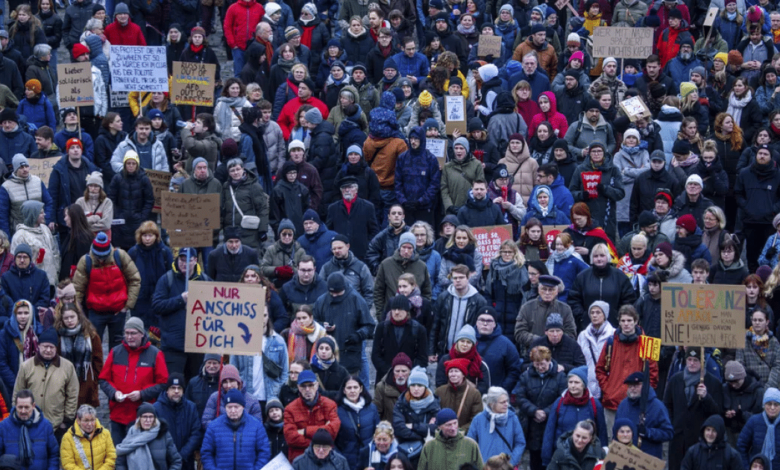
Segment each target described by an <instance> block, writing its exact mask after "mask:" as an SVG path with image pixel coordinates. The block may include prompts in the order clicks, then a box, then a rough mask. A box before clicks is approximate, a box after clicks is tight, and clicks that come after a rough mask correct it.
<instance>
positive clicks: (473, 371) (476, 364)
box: [450, 344, 482, 379]
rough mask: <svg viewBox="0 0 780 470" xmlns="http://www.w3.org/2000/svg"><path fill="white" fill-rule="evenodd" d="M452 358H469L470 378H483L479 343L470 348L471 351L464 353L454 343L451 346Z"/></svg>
mask: <svg viewBox="0 0 780 470" xmlns="http://www.w3.org/2000/svg"><path fill="white" fill-rule="evenodd" d="M450 359H467V360H468V361H469V373H468V374H466V375H468V377H469V378H474V379H481V378H482V369H480V367H481V366H482V356H480V355H479V353H478V352H477V345H476V344H475V345H474V347H472V348H471V349H469V352H467V353H465V354H464V353H462V352H460V351H458V349H457V348H456V347H455V345H454V344H453V345H452V347H451V348H450Z"/></svg>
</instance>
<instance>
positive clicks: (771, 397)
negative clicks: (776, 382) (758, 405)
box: [762, 387, 780, 405]
mask: <svg viewBox="0 0 780 470" xmlns="http://www.w3.org/2000/svg"><path fill="white" fill-rule="evenodd" d="M770 401H773V402H775V403H780V390H778V389H776V388H775V387H769V388H768V389H766V392H764V402H763V403H762V405H766V404H767V403H769V402H770Z"/></svg>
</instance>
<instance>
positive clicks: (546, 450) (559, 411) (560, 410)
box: [542, 390, 609, 466]
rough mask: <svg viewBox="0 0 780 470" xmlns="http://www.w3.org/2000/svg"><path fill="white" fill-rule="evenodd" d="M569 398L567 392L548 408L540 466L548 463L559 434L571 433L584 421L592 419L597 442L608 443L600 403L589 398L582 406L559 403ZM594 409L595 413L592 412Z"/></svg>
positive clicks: (605, 424) (605, 423)
mask: <svg viewBox="0 0 780 470" xmlns="http://www.w3.org/2000/svg"><path fill="white" fill-rule="evenodd" d="M586 393H587V390H586ZM569 396H570V395H569V392H568V390H567V391H566V393H565V394H564V396H563V397H561V398H558V399H557V400H555V403H553V404H552V407H551V408H550V414H549V417H548V419H547V427H546V428H545V430H544V443H543V444H542V465H545V466H547V465H548V464H549V463H550V460H551V459H552V455H553V452H555V445H554V443H555V442H558V438H559V437H560V436H561V434H564V433H567V432H570V431H573V430H574V428H575V427H576V426H577V423H579V422H580V421H582V420H584V419H592V420H593V421H594V422H595V423H596V427H597V428H598V438H599V441H601V442H609V441H608V440H607V422H606V421H605V420H604V408H602V406H601V402H600V401H599V400H596V399H595V398H593V397H590V398H588V401H587V403H585V405H583V406H575V405H564V404H563V403H561V401H562V400H563V399H564V398H566V397H569ZM594 407H595V410H596V412H595V413H594V412H593V410H594Z"/></svg>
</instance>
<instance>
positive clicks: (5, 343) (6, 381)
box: [0, 315, 41, 391]
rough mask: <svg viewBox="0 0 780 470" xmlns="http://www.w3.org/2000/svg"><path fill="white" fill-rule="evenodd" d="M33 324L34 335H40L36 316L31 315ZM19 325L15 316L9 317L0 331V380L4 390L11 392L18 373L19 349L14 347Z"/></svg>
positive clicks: (18, 334)
mask: <svg viewBox="0 0 780 470" xmlns="http://www.w3.org/2000/svg"><path fill="white" fill-rule="evenodd" d="M32 317H33V319H34V320H35V323H33V328H34V330H35V333H36V334H38V333H40V329H41V327H40V325H39V324H38V320H37V318H38V316H37V315H33V316H32ZM19 337H20V332H19V323H18V322H17V321H16V316H14V315H11V319H10V320H8V321H7V322H5V325H4V326H3V329H2V330H0V379H2V381H3V385H5V389H6V390H9V391H10V390H13V389H14V384H15V383H16V374H18V373H19V366H20V365H21V364H20V362H19V348H17V347H16V339H19Z"/></svg>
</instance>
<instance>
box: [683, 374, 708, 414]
mask: <svg viewBox="0 0 780 470" xmlns="http://www.w3.org/2000/svg"><path fill="white" fill-rule="evenodd" d="M702 367H704V366H702ZM683 380H684V381H685V397H686V398H687V399H688V406H690V405H691V402H692V401H693V399H694V398H695V397H696V387H697V386H698V385H699V381H700V380H701V374H700V373H699V372H696V373H691V372H688V368H685V369H683Z"/></svg>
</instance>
